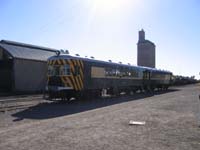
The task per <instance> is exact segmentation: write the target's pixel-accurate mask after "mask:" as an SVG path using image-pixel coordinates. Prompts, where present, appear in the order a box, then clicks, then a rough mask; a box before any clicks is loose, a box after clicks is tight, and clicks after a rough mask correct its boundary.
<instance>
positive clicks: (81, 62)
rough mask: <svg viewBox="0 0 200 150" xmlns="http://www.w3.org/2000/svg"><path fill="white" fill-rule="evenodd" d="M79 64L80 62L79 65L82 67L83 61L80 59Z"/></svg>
mask: <svg viewBox="0 0 200 150" xmlns="http://www.w3.org/2000/svg"><path fill="white" fill-rule="evenodd" d="M80 64H81V67H82V68H83V61H82V60H80Z"/></svg>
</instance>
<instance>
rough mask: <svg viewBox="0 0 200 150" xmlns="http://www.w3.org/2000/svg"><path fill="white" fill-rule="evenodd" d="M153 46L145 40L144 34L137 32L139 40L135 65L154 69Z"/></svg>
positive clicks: (154, 56) (154, 54) (154, 55)
mask: <svg viewBox="0 0 200 150" xmlns="http://www.w3.org/2000/svg"><path fill="white" fill-rule="evenodd" d="M155 47H156V46H155V44H154V43H153V42H151V41H149V40H146V39H145V32H144V30H143V29H142V30H141V31H139V40H138V43H137V65H138V66H145V67H151V68H155V67H156V52H155Z"/></svg>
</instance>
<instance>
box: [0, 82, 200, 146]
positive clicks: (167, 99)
mask: <svg viewBox="0 0 200 150" xmlns="http://www.w3.org/2000/svg"><path fill="white" fill-rule="evenodd" d="M199 94H200V86H199V85H189V86H184V87H177V88H171V90H169V91H168V92H156V93H155V94H154V95H152V94H146V95H145V94H137V95H134V96H123V97H120V98H104V99H97V100H90V101H89V100H87V101H72V102H70V103H69V104H64V103H55V102H54V103H42V104H37V105H35V106H33V107H31V108H28V109H25V110H17V111H9V112H6V113H0V150H13V149H15V150H45V149H48V150H55V149H57V150H74V149H79V150H80V149H81V150H90V149H95V150H101V149H109V150H118V149H120V150H129V149H130V150H133V149H137V150H144V149H145V150H146V149H147V150H160V149H163V150H172V149H173V150H190V149H191V150H199V149H200V128H199V127H198V123H197V114H198V108H199V100H198V95H199ZM130 120H135V121H145V122H146V124H145V125H142V126H134V125H129V121H130Z"/></svg>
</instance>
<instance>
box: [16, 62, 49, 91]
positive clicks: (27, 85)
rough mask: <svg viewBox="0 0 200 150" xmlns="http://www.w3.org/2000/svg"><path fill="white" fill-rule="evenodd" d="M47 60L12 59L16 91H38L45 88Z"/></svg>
mask: <svg viewBox="0 0 200 150" xmlns="http://www.w3.org/2000/svg"><path fill="white" fill-rule="evenodd" d="M46 73H47V62H43V61H33V60H24V59H15V60H14V76H15V91H16V92H38V91H42V90H44V88H45V84H46V79H47V78H46Z"/></svg>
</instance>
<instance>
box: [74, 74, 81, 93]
mask: <svg viewBox="0 0 200 150" xmlns="http://www.w3.org/2000/svg"><path fill="white" fill-rule="evenodd" d="M75 79H76V84H77V87H78V90H81V85H80V83H79V80H78V77H77V76H76V77H75Z"/></svg>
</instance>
